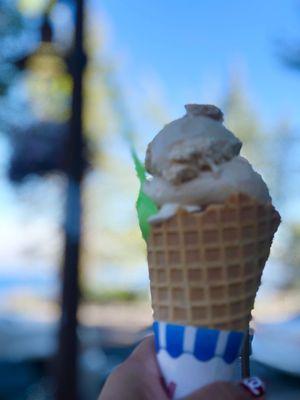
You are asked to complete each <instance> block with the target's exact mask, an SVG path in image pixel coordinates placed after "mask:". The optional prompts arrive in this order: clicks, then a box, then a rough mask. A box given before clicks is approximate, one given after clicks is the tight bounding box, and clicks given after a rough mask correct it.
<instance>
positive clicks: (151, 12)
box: [93, 0, 300, 125]
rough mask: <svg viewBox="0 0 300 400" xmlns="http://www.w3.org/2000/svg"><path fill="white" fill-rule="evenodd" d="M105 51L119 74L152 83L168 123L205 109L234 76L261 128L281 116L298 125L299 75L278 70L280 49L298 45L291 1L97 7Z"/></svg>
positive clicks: (110, 1)
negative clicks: (105, 23) (108, 36)
mask: <svg viewBox="0 0 300 400" xmlns="http://www.w3.org/2000/svg"><path fill="white" fill-rule="evenodd" d="M93 2H94V4H97V6H98V7H100V8H101V9H102V10H103V11H104V13H105V14H106V16H107V18H108V20H109V23H110V25H111V30H112V40H111V48H112V51H113V52H115V53H116V54H118V53H119V54H120V53H121V54H122V56H123V60H124V59H125V62H124V63H123V66H122V68H123V73H124V74H126V77H127V79H128V80H129V81H130V80H131V81H132V83H133V84H134V80H135V79H136V77H137V76H145V75H146V74H147V73H148V74H149V75H150V76H155V79H157V81H158V82H159V84H160V86H161V88H162V90H163V92H164V94H165V97H166V100H167V102H168V104H169V105H170V108H171V109H172V110H173V112H174V113H175V115H172V117H173V116H174V117H176V115H177V116H180V115H181V114H182V113H183V108H182V106H183V104H185V103H186V102H189V101H198V102H206V101H212V100H214V98H216V97H218V95H219V94H220V93H222V92H223V93H224V91H225V90H226V87H227V84H228V78H229V76H230V73H232V71H233V70H240V71H241V74H242V75H243V77H244V79H245V83H246V88H247V90H248V93H249V97H250V98H251V99H252V102H253V103H254V104H255V105H256V107H257V108H259V109H260V110H261V112H262V114H263V116H264V117H265V121H266V122H272V121H275V120H277V119H278V118H280V117H281V116H283V115H287V116H289V117H291V119H292V120H293V121H295V122H296V123H297V125H298V124H300V113H298V109H299V106H300V71H299V72H295V71H292V70H289V69H288V68H285V67H284V66H283V64H282V62H280V60H279V57H278V53H279V50H280V46H279V41H280V40H288V39H292V38H298V40H299V43H300V2H299V1H296V0H284V1H282V0H264V1H262V0H251V1H240V0H226V1H224V0H210V1H205V0H203V1H199V0H186V1H183V0H173V1H172V0H163V1H161V0H152V1H151V2H149V1H148V2H146V1H140V0H126V1H120V0H103V1H101V2H98V1H97V0H94V1H93Z"/></svg>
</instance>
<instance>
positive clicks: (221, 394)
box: [184, 382, 264, 400]
mask: <svg viewBox="0 0 300 400" xmlns="http://www.w3.org/2000/svg"><path fill="white" fill-rule="evenodd" d="M255 397H257V396H253V395H252V394H251V393H250V392H249V391H247V390H245V388H243V387H242V386H240V385H236V384H234V383H231V382H215V383H212V384H210V385H207V386H205V387H203V388H202V389H200V390H197V391H196V392H194V393H192V394H191V395H190V396H188V397H185V398H184V400H208V399H214V400H253V399H254V398H255ZM259 398H260V399H261V400H262V399H263V398H264V397H259Z"/></svg>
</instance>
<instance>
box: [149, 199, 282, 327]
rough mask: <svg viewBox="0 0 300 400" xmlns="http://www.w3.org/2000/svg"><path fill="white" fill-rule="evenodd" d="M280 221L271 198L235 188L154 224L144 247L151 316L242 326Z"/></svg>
mask: <svg viewBox="0 0 300 400" xmlns="http://www.w3.org/2000/svg"><path fill="white" fill-rule="evenodd" d="M279 223H280V215H279V214H278V212H277V211H276V210H275V208H274V207H273V206H272V205H271V204H267V205H263V204H260V203H258V202H257V201H256V200H254V199H252V198H250V197H249V196H246V195H243V194H236V195H232V196H231V197H230V198H228V200H227V201H226V203H224V204H213V205H210V206H208V207H207V208H206V209H205V210H204V211H202V212H197V213H188V212H186V211H182V210H180V211H178V212H177V213H176V215H174V216H173V217H172V218H171V219H169V220H167V221H163V222H162V223H159V224H155V225H153V226H152V228H151V234H150V236H149V239H148V242H147V253H148V265H149V276H150V284H151V297H152V307H153V311H154V318H155V319H156V320H160V321H167V322H173V323H179V324H184V325H194V326H206V327H209V328H216V329H226V330H244V329H246V328H247V327H248V324H249V321H250V318H251V310H252V308H253V304H254V300H255V295H256V292H257V290H258V287H259V285H260V280H261V275H262V271H263V268H264V265H265V263H266V260H267V258H268V256H269V253H270V248H271V244H272V240H273V236H274V233H275V232H276V230H277V228H278V226H279Z"/></svg>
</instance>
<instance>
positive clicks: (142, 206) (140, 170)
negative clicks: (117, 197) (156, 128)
mask: <svg viewBox="0 0 300 400" xmlns="http://www.w3.org/2000/svg"><path fill="white" fill-rule="evenodd" d="M131 155H132V158H133V162H134V166H135V170H136V173H137V176H138V178H139V181H140V184H141V187H140V190H139V195H138V198H137V201H136V210H137V215H138V220H139V225H140V228H141V231H142V236H143V238H144V240H145V241H147V239H148V237H149V234H150V229H151V226H150V224H149V222H148V219H149V217H150V216H151V215H154V214H156V213H157V206H156V204H155V203H154V201H153V200H152V199H151V198H150V197H149V196H147V195H146V193H144V192H143V183H144V182H145V181H146V169H145V166H144V164H143V163H142V162H141V161H140V160H139V158H138V156H137V154H136V151H135V150H134V148H132V149H131Z"/></svg>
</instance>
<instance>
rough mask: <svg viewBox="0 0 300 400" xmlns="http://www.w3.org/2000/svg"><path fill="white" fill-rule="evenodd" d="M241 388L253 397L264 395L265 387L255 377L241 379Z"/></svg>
mask: <svg viewBox="0 0 300 400" xmlns="http://www.w3.org/2000/svg"><path fill="white" fill-rule="evenodd" d="M240 384H241V386H243V388H244V389H246V390H247V391H248V392H249V393H251V394H252V396H253V397H256V398H257V397H261V396H263V395H264V394H265V393H266V386H265V384H264V383H263V381H262V380H261V379H259V378H258V377H257V376H253V377H250V378H246V379H243V380H242V381H241V382H240Z"/></svg>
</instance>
